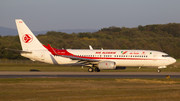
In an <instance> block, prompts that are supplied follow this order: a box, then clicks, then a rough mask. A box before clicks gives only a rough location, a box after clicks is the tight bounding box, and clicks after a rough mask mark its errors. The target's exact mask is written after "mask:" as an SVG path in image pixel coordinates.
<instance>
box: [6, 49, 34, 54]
mask: <svg viewBox="0 0 180 101" xmlns="http://www.w3.org/2000/svg"><path fill="white" fill-rule="evenodd" d="M5 49H6V50H10V51H14V52H19V53H32V52H30V51H23V50H16V49H8V48H5Z"/></svg>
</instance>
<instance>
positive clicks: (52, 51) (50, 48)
mask: <svg viewBox="0 0 180 101" xmlns="http://www.w3.org/2000/svg"><path fill="white" fill-rule="evenodd" d="M48 47H49V48H48V49H49V51H50V52H51V54H52V55H58V54H57V53H56V51H55V50H54V49H53V48H52V47H51V45H50V44H48Z"/></svg>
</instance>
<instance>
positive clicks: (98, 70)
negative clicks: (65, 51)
mask: <svg viewBox="0 0 180 101" xmlns="http://www.w3.org/2000/svg"><path fill="white" fill-rule="evenodd" d="M93 71H94V69H93V68H92V67H89V68H88V72H93ZM95 72H100V69H99V68H97V67H96V68H95Z"/></svg>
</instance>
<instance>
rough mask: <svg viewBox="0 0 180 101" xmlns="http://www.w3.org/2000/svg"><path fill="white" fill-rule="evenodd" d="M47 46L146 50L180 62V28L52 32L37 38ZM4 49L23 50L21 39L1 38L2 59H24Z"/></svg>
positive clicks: (175, 26)
mask: <svg viewBox="0 0 180 101" xmlns="http://www.w3.org/2000/svg"><path fill="white" fill-rule="evenodd" d="M37 38H38V39H39V40H40V42H41V43H42V44H44V45H47V44H51V46H52V47H54V48H59V49H61V48H64V49H88V48H89V47H88V45H92V46H93V48H94V49H100V48H101V47H102V48H104V49H145V50H157V51H163V52H165V53H168V54H169V55H170V56H173V57H175V58H180V52H179V51H180V24H177V23H169V24H164V25H158V24H156V25H146V26H141V25H140V26H138V27H137V28H126V27H122V28H119V27H115V26H112V27H109V28H102V29H101V30H99V31H97V32H93V33H89V32H86V33H72V34H67V33H62V32H55V31H49V32H47V33H46V34H40V35H38V36H37ZM5 48H11V49H21V45H20V41H19V36H4V37H2V36H0V58H1V59H3V58H6V59H25V58H23V57H21V56H20V55H19V53H16V52H12V51H7V50H5Z"/></svg>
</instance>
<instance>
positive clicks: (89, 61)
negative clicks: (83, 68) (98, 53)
mask: <svg viewBox="0 0 180 101" xmlns="http://www.w3.org/2000/svg"><path fill="white" fill-rule="evenodd" d="M48 47H49V48H48V49H49V51H50V52H51V54H53V55H55V56H62V57H65V58H70V59H72V60H79V61H78V63H81V64H97V62H99V61H100V60H97V59H87V58H80V57H76V56H67V55H59V54H57V53H56V51H55V50H54V49H53V48H52V47H51V46H50V45H49V44H48ZM93 62H94V63H93Z"/></svg>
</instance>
